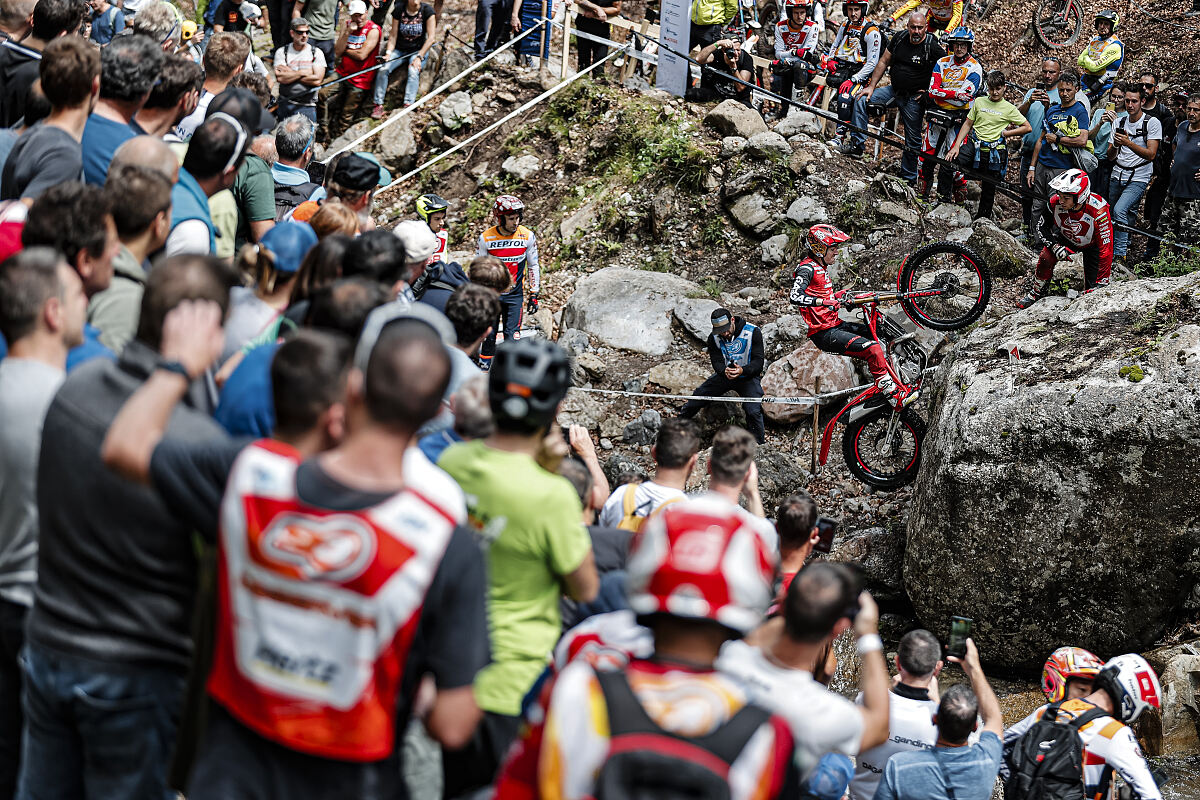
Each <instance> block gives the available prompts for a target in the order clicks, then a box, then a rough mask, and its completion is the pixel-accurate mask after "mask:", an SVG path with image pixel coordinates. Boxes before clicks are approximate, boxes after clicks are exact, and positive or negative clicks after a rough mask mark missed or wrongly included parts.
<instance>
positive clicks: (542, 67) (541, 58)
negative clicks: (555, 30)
mask: <svg viewBox="0 0 1200 800" xmlns="http://www.w3.org/2000/svg"><path fill="white" fill-rule="evenodd" d="M548 2H549V0H542V20H543V21H542V35H541V40H542V43H541V45H540V46H539V47H540V49H539V50H538V75H540V76H541V78H542V83H543V84H544V83H545V82H546V76H547V75H548V74H549V71H550V63H549V62H550V59H549V58H548V55H549V54H548V53H547V51H546V43H547V42H549V41H550V21H549V19H548V18H547V8H546V5H547V3H548Z"/></svg>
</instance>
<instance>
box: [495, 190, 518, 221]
mask: <svg viewBox="0 0 1200 800" xmlns="http://www.w3.org/2000/svg"><path fill="white" fill-rule="evenodd" d="M492 210H493V211H494V212H496V216H498V217H499V216H502V215H504V214H517V213H519V212H521V211H524V210H525V204H524V203H522V202H521V198H519V197H517V196H516V195H512V194H502V195H500V196H499V197H497V198H496V204H495V205H494V206H492Z"/></svg>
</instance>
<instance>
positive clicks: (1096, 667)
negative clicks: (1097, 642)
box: [1042, 647, 1104, 703]
mask: <svg viewBox="0 0 1200 800" xmlns="http://www.w3.org/2000/svg"><path fill="white" fill-rule="evenodd" d="M1103 666H1104V662H1103V661H1101V660H1100V659H1099V658H1097V657H1096V656H1095V655H1094V654H1092V653H1090V652H1088V651H1087V650H1084V649H1083V648H1082V647H1060V648H1058V649H1057V650H1055V651H1054V652H1053V653H1051V654H1050V657H1049V658H1047V659H1046V663H1045V665H1044V666H1043V667H1042V694H1044V695H1046V699H1047V700H1049V701H1050V702H1051V703H1057V702H1059V701H1060V700H1062V699H1063V698H1064V697H1066V696H1067V681H1069V680H1070V679H1071V678H1078V679H1082V680H1086V681H1093V680H1095V679H1096V676H1097V675H1099V674H1100V670H1101V668H1102V667H1103Z"/></svg>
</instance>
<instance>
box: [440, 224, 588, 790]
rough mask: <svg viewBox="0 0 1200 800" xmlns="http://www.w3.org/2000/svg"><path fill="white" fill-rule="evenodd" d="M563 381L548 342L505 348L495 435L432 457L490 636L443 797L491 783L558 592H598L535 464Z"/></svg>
mask: <svg viewBox="0 0 1200 800" xmlns="http://www.w3.org/2000/svg"><path fill="white" fill-rule="evenodd" d="M418 224H419V223H418ZM416 307H420V304H418V306H416ZM570 385H571V368H570V364H569V362H568V360H567V355H566V353H565V352H563V350H562V348H561V347H559V346H558V344H556V343H554V342H550V341H547V340H545V339H517V340H515V341H510V342H504V343H503V344H502V345H500V347H499V348H498V349H497V350H496V358H495V360H494V363H493V365H492V368H491V372H490V373H489V375H488V397H489V402H490V405H491V408H492V417H493V419H494V420H495V426H496V429H495V432H494V433H493V434H492V435H491V436H489V437H488V438H487V439H484V440H475V441H471V442H463V443H461V444H455V445H451V446H450V447H449V448H447V449H446V451H445V452H444V453H442V457H441V458H440V459H439V460H438V466H439V467H441V468H442V469H444V470H446V472H448V473H450V476H451V477H453V478H454V479H455V480H456V481H457V482H458V485H459V486H461V487H462V489H463V491H464V492H465V493H466V496H467V502H468V509H467V510H468V513H469V515H470V520H471V523H472V524H473V525H474V526H476V528H477V529H478V535H479V536H480V537H482V539H483V541H484V543H485V550H486V553H487V562H488V578H487V580H488V595H489V598H490V600H491V602H490V603H489V606H488V615H489V623H490V625H489V628H490V630H491V633H492V660H491V663H490V664H489V665H488V666H487V667H486V668H485V669H484V670H483V671H482V672H480V674H479V677H478V679H477V680H476V681H475V698H476V700H477V702H478V703H479V707H480V708H482V709H483V711H484V719H483V722H482V724H481V725H480V726H479V728H478V729H477V730H476V731H475V734H474V736H473V737H472V738H471V740H470V742H469V743H468V744H467V746H466V747H463V748H461V749H459V750H454V751H450V750H448V751H446V752H445V753H443V757H442V772H443V776H444V780H445V783H444V787H445V789H444V792H443V796H444V797H459V796H460V795H462V794H465V793H467V792H469V791H471V790H473V789H476V788H479V787H483V786H487V785H490V784H491V782H492V780H493V778H494V777H495V775H496V771H497V770H498V769H499V767H500V762H501V759H502V758H503V757H504V754H505V752H506V751H507V749H508V745H509V744H510V743H511V742H512V741H513V740H514V739H515V738H516V736H517V732H518V729H519V728H520V726H521V720H522V717H521V701H522V699H523V698H524V697H525V694H526V693H527V692H528V691H529V690H530V688H531V687H532V686H533V684H534V681H536V680H537V678H538V676H539V675H541V673H542V671H543V669H544V668H545V666H546V659H547V657H548V656H549V654H550V652H551V651H552V650H553V649H554V644H555V642H557V641H558V637H559V634H560V633H561V632H562V630H561V628H562V620H561V617H560V611H559V602H558V601H559V597H561V596H562V595H563V594H564V593H565V594H566V595H567V596H569V597H570V598H571V599H573V600H575V601H576V602H583V603H587V602H591V601H592V600H593V599H594V598H595V596H596V593H597V591H598V590H599V587H600V578H599V576H598V575H597V574H596V564H595V559H594V557H593V554H592V544H591V538H590V537H589V536H588V533H587V529H586V528H584V526H583V521H582V520H583V516H582V515H583V509H582V507H581V506H580V503H579V496H578V495H577V494H576V493H575V490H574V488H572V486H571V484H570V483H569V482H568V481H567V480H566V479H565V478H563V477H562V476H560V475H556V474H554V473H553V472H550V471H548V470H547V469H546V468H544V465H543V463H542V462H541V461H539V459H538V458H537V456H538V455H539V453H541V452H542V450H543V447H544V444H545V440H546V439H547V434H549V432H550V430H551V428H552V427H553V428H554V429H555V431H556V433H557V426H556V425H555V417H556V416H557V414H558V408H559V405H560V404H561V403H562V400H563V398H564V397H566V394H567V389H568V387H569V386H570ZM559 442H560V443H561V436H560V437H559ZM559 458H561V454H560V455H559ZM556 467H557V463H554V464H553V465H551V467H550V468H551V469H553V468H556Z"/></svg>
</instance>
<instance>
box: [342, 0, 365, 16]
mask: <svg viewBox="0 0 1200 800" xmlns="http://www.w3.org/2000/svg"><path fill="white" fill-rule="evenodd" d="M347 11H348V12H349V13H350V14H351V15H354V14H365V13H367V4H366V3H364V2H363V0H350V6H349V7H348V8H347Z"/></svg>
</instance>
